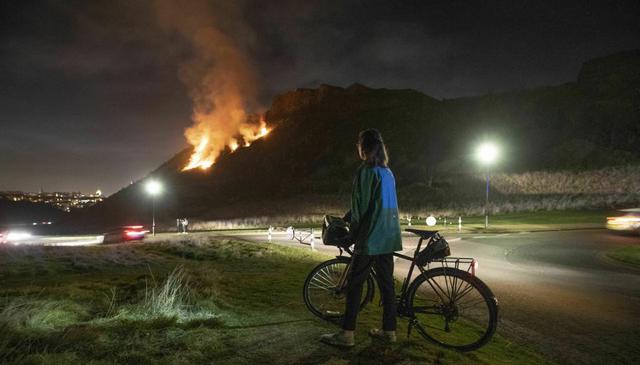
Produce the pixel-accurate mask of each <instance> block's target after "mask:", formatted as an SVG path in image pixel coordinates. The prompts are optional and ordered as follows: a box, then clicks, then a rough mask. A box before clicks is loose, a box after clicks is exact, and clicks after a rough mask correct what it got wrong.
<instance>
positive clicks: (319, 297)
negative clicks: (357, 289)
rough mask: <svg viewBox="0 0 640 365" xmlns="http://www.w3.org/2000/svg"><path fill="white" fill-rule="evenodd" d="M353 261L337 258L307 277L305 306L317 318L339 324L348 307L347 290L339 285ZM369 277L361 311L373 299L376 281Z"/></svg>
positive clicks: (317, 268) (325, 263) (304, 290)
mask: <svg viewBox="0 0 640 365" xmlns="http://www.w3.org/2000/svg"><path fill="white" fill-rule="evenodd" d="M350 262H351V260H350V259H349V258H346V257H337V258H335V259H332V260H329V261H325V262H323V263H321V264H320V265H318V266H316V267H315V268H314V269H313V270H312V271H311V272H310V273H309V275H308V276H307V279H306V280H305V282H304V287H303V296H304V304H305V305H306V306H307V309H309V311H310V312H311V313H313V314H314V315H315V316H318V317H320V318H322V319H324V320H327V321H330V322H336V323H337V322H339V321H340V320H342V317H343V316H344V310H345V307H346V288H345V289H340V288H339V283H340V278H341V277H342V275H343V273H344V272H345V270H347V268H348V267H349V263H350ZM373 280H374V279H373V277H372V276H371V275H369V277H368V278H367V281H366V282H365V284H364V286H363V288H362V289H363V290H362V297H361V303H360V309H361V310H362V308H364V307H365V306H366V305H367V303H368V302H370V301H371V300H372V299H373V295H374V290H375V287H374V285H375V284H374V281H373Z"/></svg>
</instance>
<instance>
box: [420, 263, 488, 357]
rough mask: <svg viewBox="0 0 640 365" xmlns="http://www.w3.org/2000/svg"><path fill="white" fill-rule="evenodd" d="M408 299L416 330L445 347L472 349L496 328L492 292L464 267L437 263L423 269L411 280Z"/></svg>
mask: <svg viewBox="0 0 640 365" xmlns="http://www.w3.org/2000/svg"><path fill="white" fill-rule="evenodd" d="M409 303H410V306H411V307H410V311H411V312H410V314H411V316H412V319H411V321H412V322H411V323H412V324H413V326H414V327H415V328H416V330H417V332H418V333H420V334H421V335H422V336H423V337H425V338H426V339H428V340H430V341H433V342H435V343H436V344H438V345H440V346H443V347H446V348H451V349H456V350H459V351H471V350H475V349H477V348H479V347H482V346H483V345H485V344H486V343H487V342H488V341H489V340H490V339H491V337H492V336H493V334H494V332H495V330H496V326H497V321H498V306H497V301H496V299H495V296H494V295H493V293H492V292H491V290H490V289H489V288H488V287H487V286H486V284H484V283H483V282H482V281H481V280H480V279H478V278H476V277H475V276H472V275H471V274H469V273H468V272H466V271H462V270H458V269H453V268H446V267H439V268H434V269H431V270H429V271H427V272H425V273H424V274H422V275H420V276H418V277H417V278H416V279H415V280H414V281H413V283H412V284H411V288H410V291H409Z"/></svg>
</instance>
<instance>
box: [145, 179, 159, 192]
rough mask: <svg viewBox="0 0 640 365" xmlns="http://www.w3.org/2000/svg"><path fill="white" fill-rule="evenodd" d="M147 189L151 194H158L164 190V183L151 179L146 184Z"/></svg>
mask: <svg viewBox="0 0 640 365" xmlns="http://www.w3.org/2000/svg"><path fill="white" fill-rule="evenodd" d="M145 190H146V191H147V193H149V194H150V195H158V194H160V193H161V192H162V185H161V184H160V183H159V182H158V181H156V180H149V181H148V182H147V184H146V185H145Z"/></svg>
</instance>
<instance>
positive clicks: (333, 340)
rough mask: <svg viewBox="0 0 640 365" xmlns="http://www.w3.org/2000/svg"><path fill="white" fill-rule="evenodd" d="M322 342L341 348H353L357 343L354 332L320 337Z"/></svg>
mask: <svg viewBox="0 0 640 365" xmlns="http://www.w3.org/2000/svg"><path fill="white" fill-rule="evenodd" d="M320 341H322V342H324V343H326V344H327V345H333V346H341V347H353V345H355V342H354V341H353V332H351V331H349V332H345V331H340V332H336V333H329V334H326V335H322V336H320Z"/></svg>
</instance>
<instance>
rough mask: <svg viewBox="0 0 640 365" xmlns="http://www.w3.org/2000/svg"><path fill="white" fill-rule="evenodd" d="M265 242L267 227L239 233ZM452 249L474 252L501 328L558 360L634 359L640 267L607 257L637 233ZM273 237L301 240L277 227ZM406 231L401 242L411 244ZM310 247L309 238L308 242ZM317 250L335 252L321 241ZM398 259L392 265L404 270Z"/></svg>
mask: <svg viewBox="0 0 640 365" xmlns="http://www.w3.org/2000/svg"><path fill="white" fill-rule="evenodd" d="M241 237H242V238H244V239H247V240H250V241H257V242H265V241H266V234H255V233H254V234H241ZM451 238H452V239H450V241H451V242H450V243H451V251H452V254H453V255H454V256H471V257H475V258H476V259H478V260H479V270H478V273H477V275H478V277H480V278H481V279H482V280H483V281H485V282H486V283H487V285H489V287H490V288H491V289H492V290H493V292H494V294H495V295H496V296H497V297H498V300H499V303H500V310H501V312H500V324H499V331H501V332H502V333H506V334H507V335H509V336H510V337H511V338H515V339H516V340H517V341H521V342H525V343H528V344H530V345H531V346H533V347H534V348H536V349H537V350H538V351H540V352H542V353H543V354H545V355H546V356H548V357H549V358H551V359H553V360H556V361H557V362H558V363H561V364H632V363H638V361H639V360H640V270H638V269H635V268H630V267H625V266H622V265H619V264H617V263H616V262H613V261H610V260H608V259H606V257H605V255H604V253H605V252H606V251H607V250H609V249H611V248H614V247H619V246H623V245H631V244H639V243H640V238H638V237H624V236H616V235H612V234H610V233H608V232H606V231H604V230H584V231H564V232H537V233H521V234H502V235H463V236H461V237H456V239H453V237H451ZM273 241H274V242H276V243H279V244H285V245H292V246H298V247H305V246H302V245H300V244H299V243H297V242H295V241H291V240H289V239H288V238H287V237H286V235H285V234H283V233H275V234H274V236H273ZM416 241H417V240H416V239H415V238H413V237H411V236H406V237H405V239H404V246H405V248H407V249H409V250H410V249H411V248H412V247H415V244H416ZM306 247H308V246H306ZM316 247H317V248H318V249H319V250H321V251H326V252H328V253H335V252H336V250H335V249H334V248H327V247H324V246H322V244H321V243H320V241H319V240H316ZM406 267H407V265H406V263H404V262H403V261H402V260H399V261H398V263H397V264H396V273H397V274H400V275H402V274H403V273H404V272H406Z"/></svg>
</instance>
